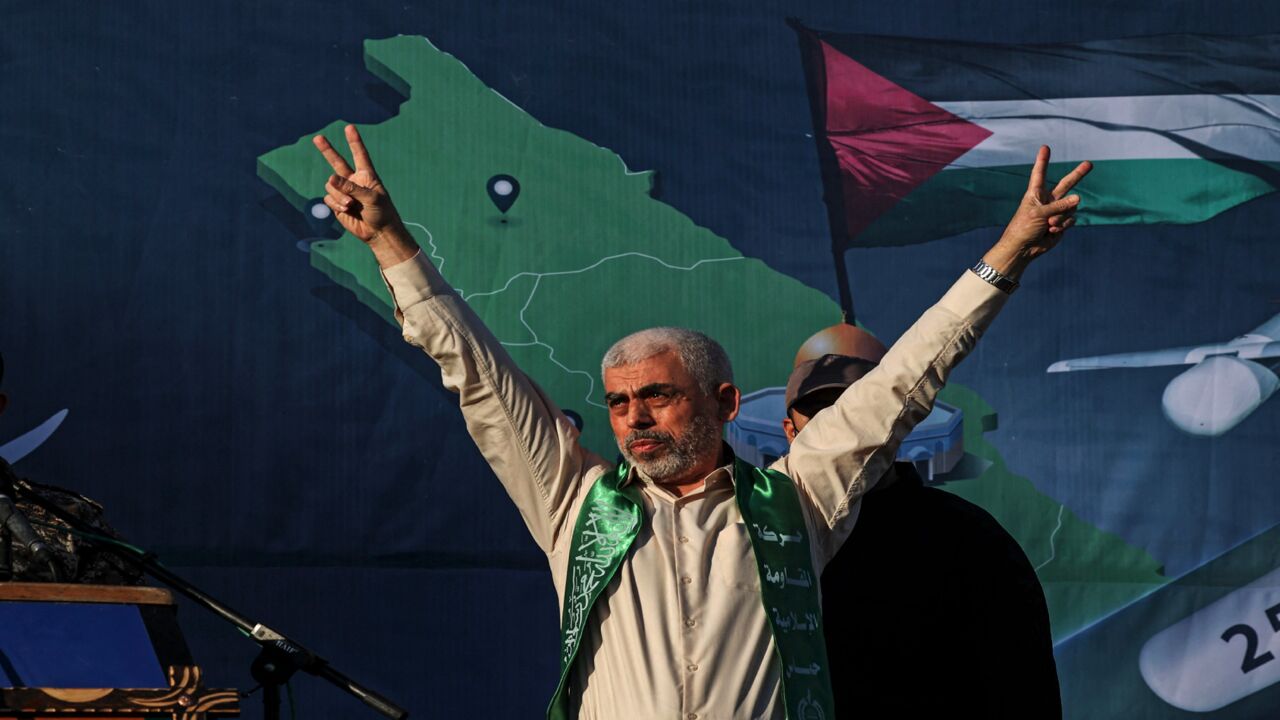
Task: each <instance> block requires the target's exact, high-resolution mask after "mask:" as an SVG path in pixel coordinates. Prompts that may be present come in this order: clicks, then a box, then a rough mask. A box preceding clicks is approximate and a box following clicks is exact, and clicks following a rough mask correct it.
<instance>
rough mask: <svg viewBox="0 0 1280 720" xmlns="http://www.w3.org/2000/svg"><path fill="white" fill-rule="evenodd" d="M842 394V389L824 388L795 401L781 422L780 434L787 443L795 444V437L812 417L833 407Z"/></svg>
mask: <svg viewBox="0 0 1280 720" xmlns="http://www.w3.org/2000/svg"><path fill="white" fill-rule="evenodd" d="M843 393H844V388H825V389H823V390H818V391H816V392H811V393H809V394H808V395H805V396H804V397H802V398H800V399H799V400H797V401H796V403H795V405H792V406H791V409H790V410H788V411H787V417H785V418H783V420H782V432H784V433H785V434H786V436H787V442H789V443H790V442H795V439H796V436H797V435H799V434H800V431H801V430H803V429H804V426H805V425H808V424H809V421H810V420H812V419H813V416H814V415H817V414H818V413H819V412H821V411H822V410H824V409H826V408H828V407H831V406H832V405H834V404H835V403H836V400H839V399H840V395H841V394H843Z"/></svg>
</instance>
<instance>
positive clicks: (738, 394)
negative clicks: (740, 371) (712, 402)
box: [716, 383, 742, 423]
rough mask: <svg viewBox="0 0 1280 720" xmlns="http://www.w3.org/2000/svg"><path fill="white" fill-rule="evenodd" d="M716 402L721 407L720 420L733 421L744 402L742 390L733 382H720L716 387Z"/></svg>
mask: <svg viewBox="0 0 1280 720" xmlns="http://www.w3.org/2000/svg"><path fill="white" fill-rule="evenodd" d="M716 404H717V405H718V406H719V408H720V412H719V418H720V422H726V423H727V422H733V419H734V418H736V417H738V410H739V406H740V405H741V404H742V391H741V390H739V389H738V387H737V386H736V385H734V384H733V383H720V387H718V388H716Z"/></svg>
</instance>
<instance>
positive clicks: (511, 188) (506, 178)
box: [487, 175, 520, 215]
mask: <svg viewBox="0 0 1280 720" xmlns="http://www.w3.org/2000/svg"><path fill="white" fill-rule="evenodd" d="M487 187H488V190H489V199H490V200H492V201H493V204H494V205H497V206H498V210H499V211H500V212H501V213H502V214H503V215H506V214H507V211H508V210H510V209H511V206H512V205H514V204H515V203H516V198H518V197H520V183H519V182H517V181H516V179H515V178H513V177H511V176H510V175H494V176H493V177H491V178H489V182H488V183H487Z"/></svg>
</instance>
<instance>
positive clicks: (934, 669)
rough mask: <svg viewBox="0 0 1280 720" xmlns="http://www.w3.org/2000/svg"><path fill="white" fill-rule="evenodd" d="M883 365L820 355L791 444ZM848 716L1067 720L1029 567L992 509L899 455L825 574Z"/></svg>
mask: <svg viewBox="0 0 1280 720" xmlns="http://www.w3.org/2000/svg"><path fill="white" fill-rule="evenodd" d="M874 367H875V363H872V362H869V361H866V360H861V359H858V358H851V357H846V356H842V355H825V356H823V357H820V358H818V359H816V360H810V361H808V362H804V363H801V364H800V365H798V366H796V368H795V370H794V371H793V372H792V374H791V378H790V379H789V380H788V382H787V392H786V403H787V417H786V419H784V420H783V423H782V425H783V430H784V432H785V433H786V435H787V439H788V440H789V441H790V440H794V439H795V437H796V435H798V434H799V433H800V432H802V431H803V430H804V426H805V424H806V423H808V421H809V419H810V418H812V417H813V416H814V415H816V414H818V412H819V411H821V410H822V409H824V408H826V407H827V406H829V405H831V404H832V403H834V402H835V399H836V398H837V397H839V395H840V393H842V392H843V391H844V389H845V388H847V387H848V386H849V385H852V384H853V383H854V382H855V381H857V380H858V379H859V378H861V377H862V376H863V375H865V374H866V373H867V372H869V371H870V370H871V369H872V368H874ZM822 602H823V610H824V615H823V617H824V621H823V625H824V628H823V629H824V633H825V635H826V639H827V652H828V660H829V662H830V664H831V680H832V685H833V686H834V690H835V706H836V712H837V715H838V716H840V717H842V718H855V717H856V718H860V719H865V718H898V717H925V718H927V717H981V718H1015V717H1016V718H1028V719H1033V718H1034V719H1038V718H1061V717H1062V704H1061V699H1060V692H1059V687H1058V675H1057V667H1056V665H1055V663H1054V659H1053V642H1052V638H1051V635H1050V630H1049V611H1048V607H1047V605H1046V604H1045V599H1044V590H1043V589H1042V588H1041V586H1040V581H1039V579H1038V578H1037V577H1036V573H1035V570H1034V569H1033V568H1032V566H1031V563H1030V562H1029V561H1028V560H1027V556H1026V555H1025V554H1024V553H1023V552H1022V548H1020V547H1019V546H1018V543H1017V541H1015V540H1014V539H1013V537H1012V536H1011V535H1009V533H1008V532H1007V531H1006V530H1005V529H1004V528H1003V527H1001V526H1000V523H998V522H997V521H996V519H995V518H993V517H992V516H991V515H990V514H989V513H988V512H986V511H985V510H983V509H982V508H980V507H978V506H977V505H974V504H973V503H970V502H968V501H966V500H963V499H961V498H959V497H957V496H955V495H952V494H951V493H948V492H946V491H944V490H940V489H938V488H932V487H925V485H924V483H923V482H922V481H921V479H920V475H919V474H918V473H917V472H916V471H915V468H914V467H913V466H912V465H911V463H906V462H897V463H894V464H893V466H892V467H891V468H890V470H889V471H888V472H886V474H885V475H884V476H883V477H882V478H881V479H880V481H879V482H878V483H876V484H875V486H874V487H873V488H872V489H871V490H870V491H869V492H868V493H867V494H866V495H865V496H864V497H863V499H862V507H861V509H860V511H859V514H858V519H857V522H856V524H855V525H854V527H853V531H852V533H851V534H850V536H849V538H848V540H847V541H846V542H845V544H844V546H843V547H842V548H841V550H840V551H839V553H837V554H836V556H835V558H833V559H832V561H831V562H830V563H829V564H828V565H827V567H826V569H825V570H824V571H823V575H822Z"/></svg>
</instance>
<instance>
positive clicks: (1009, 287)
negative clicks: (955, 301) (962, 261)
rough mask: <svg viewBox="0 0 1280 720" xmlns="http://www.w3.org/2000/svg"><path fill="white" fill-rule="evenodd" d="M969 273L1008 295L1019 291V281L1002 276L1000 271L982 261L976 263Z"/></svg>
mask: <svg viewBox="0 0 1280 720" xmlns="http://www.w3.org/2000/svg"><path fill="white" fill-rule="evenodd" d="M969 271H970V272H972V273H973V274H974V275H977V276H978V277H980V278H982V279H983V280H986V281H987V282H989V283H991V284H992V285H995V286H996V289H998V290H1000V291H1002V292H1004V293H1005V294H1006V295H1012V294H1013V291H1014V290H1017V289H1018V281H1017V280H1014V279H1013V278H1010V277H1006V276H1004V275H1001V274H1000V272H999V271H997V270H996V269H995V268H993V267H991V266H990V265H988V264H986V263H984V262H982V261H981V260H979V261H978V262H976V263H974V264H973V267H971V268H969Z"/></svg>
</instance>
